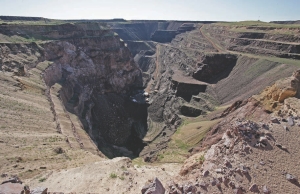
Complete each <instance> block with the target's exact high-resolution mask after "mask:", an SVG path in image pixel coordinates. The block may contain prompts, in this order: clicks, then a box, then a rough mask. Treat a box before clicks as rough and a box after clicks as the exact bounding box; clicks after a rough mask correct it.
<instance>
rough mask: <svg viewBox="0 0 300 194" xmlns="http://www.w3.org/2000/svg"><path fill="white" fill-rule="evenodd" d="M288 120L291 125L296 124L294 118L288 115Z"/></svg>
mask: <svg viewBox="0 0 300 194" xmlns="http://www.w3.org/2000/svg"><path fill="white" fill-rule="evenodd" d="M287 121H288V124H289V125H290V126H294V125H295V123H294V119H293V118H292V117H288V119H287Z"/></svg>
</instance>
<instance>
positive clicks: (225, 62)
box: [193, 54, 238, 82]
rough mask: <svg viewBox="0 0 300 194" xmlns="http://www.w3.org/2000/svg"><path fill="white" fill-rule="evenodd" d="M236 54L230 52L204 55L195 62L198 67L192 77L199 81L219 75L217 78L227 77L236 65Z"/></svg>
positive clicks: (208, 79) (207, 80)
mask: <svg viewBox="0 0 300 194" xmlns="http://www.w3.org/2000/svg"><path fill="white" fill-rule="evenodd" d="M237 59H238V58H237V56H236V55H232V54H213V55H211V54H210V55H206V56H204V57H203V60H202V61H201V62H199V63H198V64H197V66H198V68H197V70H196V71H195V72H194V74H193V77H194V78H195V79H197V80H200V81H206V82H211V81H214V79H215V78H217V77H218V76H219V79H222V78H224V77H227V76H228V75H229V73H230V72H231V70H232V69H233V67H234V66H235V65H236V62H237Z"/></svg>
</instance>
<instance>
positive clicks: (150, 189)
mask: <svg viewBox="0 0 300 194" xmlns="http://www.w3.org/2000/svg"><path fill="white" fill-rule="evenodd" d="M164 193H165V188H164V187H163V185H162V184H161V182H160V181H159V180H158V178H155V179H154V181H153V183H151V184H149V185H146V186H144V187H143V189H142V194H164Z"/></svg>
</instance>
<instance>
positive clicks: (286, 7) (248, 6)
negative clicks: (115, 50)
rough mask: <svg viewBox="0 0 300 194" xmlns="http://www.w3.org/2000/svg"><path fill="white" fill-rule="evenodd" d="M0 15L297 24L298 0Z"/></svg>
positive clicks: (150, 1) (34, 6)
mask: <svg viewBox="0 0 300 194" xmlns="http://www.w3.org/2000/svg"><path fill="white" fill-rule="evenodd" d="M0 15H12V16H39V17H46V18H52V19H111V18H124V19H128V20H129V19H162V20H213V21H243V20H262V21H274V20H300V0H0Z"/></svg>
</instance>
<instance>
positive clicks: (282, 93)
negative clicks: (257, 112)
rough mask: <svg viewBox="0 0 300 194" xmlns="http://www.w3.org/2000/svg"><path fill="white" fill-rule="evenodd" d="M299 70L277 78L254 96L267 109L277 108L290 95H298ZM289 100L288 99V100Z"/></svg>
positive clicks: (299, 83) (299, 87) (299, 84)
mask: <svg viewBox="0 0 300 194" xmlns="http://www.w3.org/2000/svg"><path fill="white" fill-rule="evenodd" d="M299 92H300V70H297V71H295V72H294V73H293V75H292V76H291V77H289V78H286V79H283V80H278V81H276V82H275V84H274V85H272V86H270V87H267V88H266V89H265V90H264V91H263V92H262V93H261V94H259V95H257V96H254V98H255V99H257V100H259V101H260V102H261V103H262V104H263V106H264V107H265V109H266V110H267V111H271V112H272V111H274V110H279V109H280V107H281V106H282V105H283V102H284V101H285V100H286V99H287V98H290V97H296V98H299V97H300V94H299ZM289 102H290V101H289Z"/></svg>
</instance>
